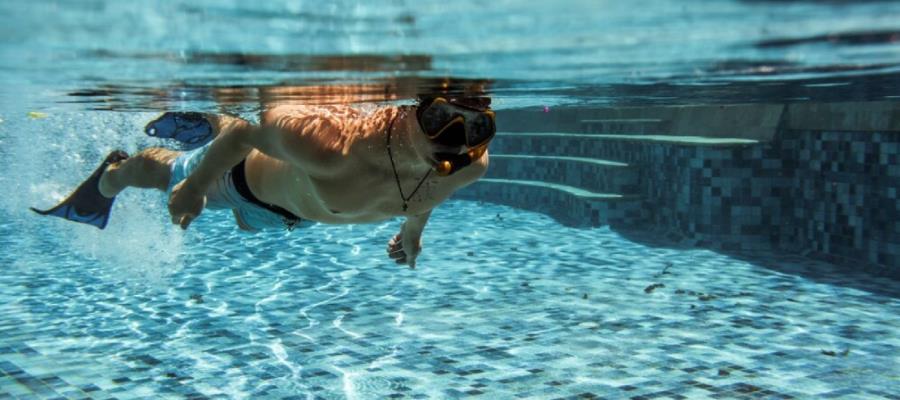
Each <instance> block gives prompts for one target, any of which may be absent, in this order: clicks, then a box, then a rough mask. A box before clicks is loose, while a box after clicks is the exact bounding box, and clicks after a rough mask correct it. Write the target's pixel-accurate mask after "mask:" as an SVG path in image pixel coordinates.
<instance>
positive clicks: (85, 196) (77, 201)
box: [31, 150, 128, 229]
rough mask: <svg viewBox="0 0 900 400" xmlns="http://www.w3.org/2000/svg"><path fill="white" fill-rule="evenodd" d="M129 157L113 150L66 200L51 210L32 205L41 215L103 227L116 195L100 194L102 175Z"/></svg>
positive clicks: (122, 152)
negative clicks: (110, 167)
mask: <svg viewBox="0 0 900 400" xmlns="http://www.w3.org/2000/svg"><path fill="white" fill-rule="evenodd" d="M127 158H128V154H127V153H125V152H124V151H121V150H116V151H113V152H112V153H109V155H107V156H106V159H105V160H104V161H103V164H101V165H100V166H99V167H97V169H96V170H94V173H93V174H91V176H90V177H89V178H87V180H85V181H84V182H82V183H81V185H78V188H77V189H75V191H74V192H72V194H70V195H69V197H67V198H66V199H65V200H63V201H62V202H61V203H59V204H58V205H56V207H53V208H51V209H49V210H38V209H36V208H34V207H31V211H34V212H36V213H38V214H41V215H52V216H54V217H60V218H65V219H67V220H69V221H75V222H81V223H85V224H90V225H93V226H96V227H97V228H100V229H103V228H105V227H106V223H107V222H109V211H110V210H111V209H112V205H113V201H115V200H116V198H115V197H113V198H111V199H110V198H107V197H104V196H103V195H102V194H100V189H99V188H98V187H99V184H100V176H101V175H103V171H105V170H106V167H108V166H109V165H110V164H114V163H117V162H119V161H122V160H125V159H127Z"/></svg>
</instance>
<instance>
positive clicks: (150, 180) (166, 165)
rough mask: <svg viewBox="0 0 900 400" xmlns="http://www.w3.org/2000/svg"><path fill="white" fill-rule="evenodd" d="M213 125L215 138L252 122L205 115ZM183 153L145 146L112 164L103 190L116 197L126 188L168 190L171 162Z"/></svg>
mask: <svg viewBox="0 0 900 400" xmlns="http://www.w3.org/2000/svg"><path fill="white" fill-rule="evenodd" d="M203 117H204V118H205V119H206V120H207V121H209V124H210V126H211V127H212V134H213V137H216V136H218V135H219V134H220V133H222V132H225V131H226V130H231V129H236V128H241V127H245V126H247V125H249V124H250V123H249V122H247V121H245V120H243V119H240V118H237V117H232V116H230V115H216V114H203ZM179 155H181V152H179V151H173V150H168V149H164V148H160V147H153V148H149V149H145V150H143V151H141V152H140V153H138V154H135V155H134V156H132V157H130V158H128V159H127V160H124V161H121V162H118V163H115V164H112V165H110V166H109V167H108V168H107V169H106V172H105V173H104V174H103V176H102V177H101V178H100V183H99V189H100V193H101V194H102V195H103V196H106V197H110V198H111V197H113V196H115V195H117V194H119V192H121V191H122V190H125V188H127V187H137V188H147V189H159V190H162V191H166V189H168V185H169V180H170V178H171V167H172V161H173V160H175V159H176V158H177V157H178V156H179Z"/></svg>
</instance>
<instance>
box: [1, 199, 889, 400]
mask: <svg viewBox="0 0 900 400" xmlns="http://www.w3.org/2000/svg"><path fill="white" fill-rule="evenodd" d="M23 218H25V215H24V214H23V215H11V216H8V218H5V220H6V222H4V223H3V225H2V226H0V233H2V235H0V241H2V242H3V246H4V248H6V249H8V250H7V251H6V252H4V253H3V254H2V256H0V257H2V265H3V266H4V267H3V268H2V269H0V398H73V399H80V398H95V399H110V398H118V399H131V398H148V399H156V398H198V399H199V398H253V399H256V398H277V399H281V398H285V399H287V398H291V399H293V398H298V399H304V398H322V399H344V398H347V399H370V398H371V399H382V398H462V397H466V398H468V397H473V398H485V399H518V398H528V399H532V398H533V399H555V398H610V399H620V398H621V399H628V398H630V399H655V398H675V399H701V398H818V399H821V398H860V399H863V398H865V399H872V398H886V399H900V395H898V394H900V300H898V294H900V290H898V289H897V286H898V285H897V282H896V281H891V280H888V279H887V278H880V277H874V276H867V275H854V274H847V273H843V272H840V271H838V270H836V269H835V268H833V267H831V266H829V265H826V264H821V263H818V262H814V261H808V260H804V259H800V258H792V257H785V256H780V257H771V256H765V255H751V256H749V257H736V256H734V255H732V256H728V255H722V254H717V253H714V252H711V251H708V250H697V249H693V250H685V249H674V248H666V247H658V246H656V245H654V244H652V243H650V242H647V241H644V240H642V239H641V238H639V237H636V236H622V235H621V234H619V233H617V232H614V231H610V230H608V229H590V230H584V229H571V228H565V227H562V226H560V225H558V224H556V223H555V222H554V221H552V220H551V219H549V218H546V217H543V216H541V215H539V214H533V213H529V212H524V211H518V210H514V209H511V208H508V207H500V206H494V205H488V204H478V203H476V202H465V201H453V202H450V203H448V204H445V205H444V206H442V207H441V208H439V209H438V210H437V211H436V212H435V215H434V216H433V220H432V222H431V225H429V227H428V228H427V229H426V232H425V238H424V241H425V242H424V248H425V250H424V253H423V255H422V257H421V258H420V260H419V268H418V269H417V270H409V269H407V268H405V267H400V266H397V265H394V264H392V263H391V262H390V260H389V259H388V258H387V256H386V255H385V253H384V248H385V246H386V242H387V240H388V239H389V238H390V237H391V236H392V235H393V234H394V233H395V230H396V229H397V228H398V226H399V223H398V222H397V221H393V222H390V223H385V224H379V225H365V226H325V225H317V226H314V227H311V228H309V229H306V230H297V231H294V232H292V233H289V234H288V233H283V232H273V233H266V234H261V235H255V236H254V235H248V234H243V233H239V232H237V231H236V230H235V229H233V228H232V226H231V224H230V223H229V222H228V221H227V220H226V215H222V214H208V215H205V216H204V217H202V218H201V219H200V220H198V221H197V222H196V223H195V225H193V226H192V230H190V231H188V232H187V233H185V234H184V236H183V237H182V238H181V241H180V242H177V243H178V244H177V245H167V244H162V245H159V246H162V247H161V249H162V250H160V253H159V254H163V253H165V254H169V255H171V254H173V253H174V254H176V256H175V257H174V258H172V260H173V261H171V262H168V261H165V257H162V256H161V257H154V256H153V255H152V253H149V254H150V255H149V256H148V255H146V254H145V253H134V255H133V256H132V257H130V258H129V255H128V254H127V253H128V252H129V251H130V250H131V249H132V247H129V246H130V245H124V244H122V243H126V242H123V241H122V240H125V239H121V238H119V239H116V240H115V241H114V240H110V242H111V244H108V245H107V247H112V248H106V249H105V250H104V251H100V252H97V251H78V250H77V245H78V243H83V241H84V240H93V241H99V242H103V241H104V240H105V239H104V238H107V239H109V238H111V237H112V236H109V235H118V236H116V237H119V236H123V237H126V238H128V237H129V236H130V235H132V236H134V237H135V238H136V240H138V241H139V243H140V241H145V242H147V241H153V240H155V239H154V238H153V237H152V235H149V237H148V234H147V233H146V232H141V230H139V228H138V227H137V226H128V223H127V221H124V220H123V218H119V219H117V218H116V215H114V216H113V221H112V223H111V225H110V228H109V229H108V230H107V231H105V232H101V231H97V230H95V229H94V228H91V227H86V226H85V227H82V226H75V224H71V223H66V222H65V221H61V220H60V221H57V220H55V219H53V220H51V219H47V218H44V219H36V218H31V217H28V218H27V219H23ZM163 219H164V218H162V217H161V220H163ZM162 224H163V223H162V222H160V226H162ZM35 227H38V228H42V229H44V230H43V232H44V233H42V234H41V235H36V236H28V235H21V234H20V235H14V233H17V232H18V233H21V232H33V230H31V229H35ZM26 229H27V230H26ZM162 230H163V231H166V230H165V229H162ZM166 232H168V231H166ZM174 234H175V235H180V233H174ZM104 235H106V236H104ZM76 236H80V238H79V239H78V240H79V241H75V239H74V237H76ZM167 243H168V242H167ZM116 246H121V248H116ZM122 253H126V254H125V255H124V256H123V254H122ZM123 259H124V260H130V261H126V262H123V261H122V260H123ZM160 260H162V261H160ZM160 263H162V264H160ZM154 268H156V269H157V270H156V272H159V271H164V272H165V274H164V276H162V277H161V278H153V277H152V276H153V275H154V274H152V273H149V272H153V271H151V270H152V269H154Z"/></svg>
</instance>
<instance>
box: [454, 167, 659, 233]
mask: <svg viewBox="0 0 900 400" xmlns="http://www.w3.org/2000/svg"><path fill="white" fill-rule="evenodd" d="M454 197H455V198H459V199H468V200H480V201H486V202H491V203H499V204H503V205H508V206H512V207H516V208H521V209H526V210H531V211H536V212H540V213H542V214H546V215H549V216H551V217H553V218H554V219H556V220H557V221H559V222H560V223H562V224H563V225H568V226H580V227H584V226H601V225H623V226H624V225H628V224H629V223H633V222H635V221H640V220H642V219H643V218H642V217H643V214H644V213H643V207H642V206H641V198H640V197H639V196H635V195H628V194H619V193H600V192H594V191H591V190H587V189H583V188H578V187H574V186H569V185H563V184H557V183H551V182H541V181H533V180H523V179H497V178H482V179H480V180H479V181H477V182H475V183H474V184H472V185H469V186H467V187H465V188H463V189H462V190H460V191H458V192H457V193H456V194H455V195H454Z"/></svg>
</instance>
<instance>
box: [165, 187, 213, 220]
mask: <svg viewBox="0 0 900 400" xmlns="http://www.w3.org/2000/svg"><path fill="white" fill-rule="evenodd" d="M187 182H188V180H187V179H185V180H183V181H181V182H179V183H178V184H177V185H175V188H174V189H172V195H171V196H169V214H170V215H171V216H172V223H173V224H176V225H179V226H181V229H187V227H188V225H190V224H191V222H193V221H194V220H195V219H196V218H197V217H198V216H199V215H200V213H201V212H203V207H206V195H205V194H204V192H203V191H199V190H196V188H194V186H192V185H190V184H187V185H186V184H185V183H187Z"/></svg>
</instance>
